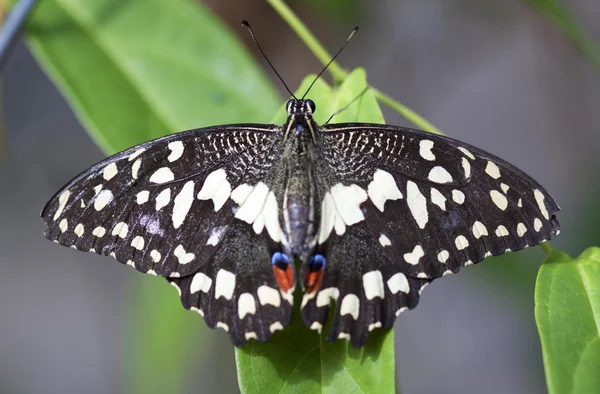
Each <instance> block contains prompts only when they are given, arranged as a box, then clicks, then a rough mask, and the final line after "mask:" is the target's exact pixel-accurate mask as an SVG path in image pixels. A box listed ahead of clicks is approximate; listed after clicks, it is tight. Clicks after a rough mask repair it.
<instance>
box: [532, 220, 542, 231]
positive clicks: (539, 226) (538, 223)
mask: <svg viewBox="0 0 600 394" xmlns="http://www.w3.org/2000/svg"><path fill="white" fill-rule="evenodd" d="M542 227H543V225H542V221H541V220H540V219H538V218H535V220H534V221H533V229H534V230H535V231H537V232H539V231H540V230H541V229H542Z"/></svg>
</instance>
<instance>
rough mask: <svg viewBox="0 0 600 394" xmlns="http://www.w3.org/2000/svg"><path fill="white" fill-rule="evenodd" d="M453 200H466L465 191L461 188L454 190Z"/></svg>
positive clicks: (458, 202)
mask: <svg viewBox="0 0 600 394" xmlns="http://www.w3.org/2000/svg"><path fill="white" fill-rule="evenodd" d="M452 200H453V201H454V202H455V203H457V204H462V203H464V202H465V193H463V192H461V191H460V190H452Z"/></svg>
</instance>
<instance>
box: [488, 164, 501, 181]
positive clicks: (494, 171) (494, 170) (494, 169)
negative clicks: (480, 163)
mask: <svg viewBox="0 0 600 394" xmlns="http://www.w3.org/2000/svg"><path fill="white" fill-rule="evenodd" d="M485 172H486V174H488V175H489V176H491V177H492V178H494V179H498V178H500V169H499V168H498V166H497V165H496V163H494V162H493V161H488V162H487V165H486V166H485Z"/></svg>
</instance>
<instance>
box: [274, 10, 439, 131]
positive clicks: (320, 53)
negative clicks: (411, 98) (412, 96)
mask: <svg viewBox="0 0 600 394" xmlns="http://www.w3.org/2000/svg"><path fill="white" fill-rule="evenodd" d="M267 2H268V3H269V4H270V5H271V6H272V7H273V8H274V9H275V11H276V12H277V13H278V14H279V15H280V16H281V18H282V19H283V20H285V21H286V22H287V23H288V25H290V27H291V28H292V29H293V30H294V31H295V32H296V34H297V35H298V37H300V39H301V40H302V41H304V44H306V46H307V47H308V48H309V49H310V50H311V51H312V53H313V54H314V55H315V57H316V58H317V59H319V61H320V62H321V63H322V64H323V65H326V64H327V63H328V62H329V61H330V60H331V54H330V53H329V52H327V50H326V49H325V48H323V46H322V45H321V43H320V42H319V41H318V40H317V39H316V37H315V36H314V35H313V34H312V33H311V32H310V31H309V30H308V28H307V27H306V25H305V24H304V23H302V21H301V20H300V19H299V18H298V16H296V14H294V11H292V10H291V9H290V7H288V6H287V4H285V3H284V2H283V0H267ZM327 71H329V73H330V74H331V77H332V78H333V80H334V81H335V82H336V83H341V82H342V81H343V80H344V79H345V78H346V77H347V76H348V72H346V70H344V69H343V68H342V67H340V66H339V65H338V64H337V63H336V62H333V63H331V65H329V67H328V68H327ZM372 91H373V94H375V98H376V99H377V100H378V101H379V102H380V103H382V104H384V105H386V106H388V107H389V108H391V109H393V110H394V111H396V112H398V113H399V114H400V115H402V116H404V117H405V118H406V119H408V120H409V121H411V122H412V123H413V124H414V125H415V126H417V127H419V128H421V129H423V130H425V131H429V132H431V133H435V134H442V132H441V131H440V130H439V129H438V128H437V127H435V126H434V125H432V124H431V123H430V122H428V121H427V120H425V118H423V117H422V116H420V115H419V114H417V113H416V112H414V111H413V110H411V109H410V108H408V107H406V106H404V105H403V104H401V103H399V102H398V101H396V100H394V99H393V98H391V97H390V96H388V95H386V94H385V93H382V92H380V91H379V90H377V89H372Z"/></svg>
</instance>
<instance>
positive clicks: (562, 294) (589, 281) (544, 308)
mask: <svg viewBox="0 0 600 394" xmlns="http://www.w3.org/2000/svg"><path fill="white" fill-rule="evenodd" d="M535 318H536V322H537V326H538V330H539V333H540V339H541V342H542V350H543V353H544V368H545V370H546V381H547V383H548V391H549V392H550V393H551V394H565V393H571V394H574V393H582V394H587V393H594V392H597V391H598V387H600V373H599V371H600V248H597V247H593V248H589V249H587V250H586V251H585V252H583V253H582V254H581V255H580V256H579V258H577V259H576V260H573V259H572V258H571V257H569V256H568V255H567V254H565V253H563V252H559V251H556V250H553V251H552V252H551V253H550V255H549V256H548V257H547V258H546V261H545V262H544V264H543V265H542V267H541V268H540V271H539V273H538V278H537V283H536V289H535Z"/></svg>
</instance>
